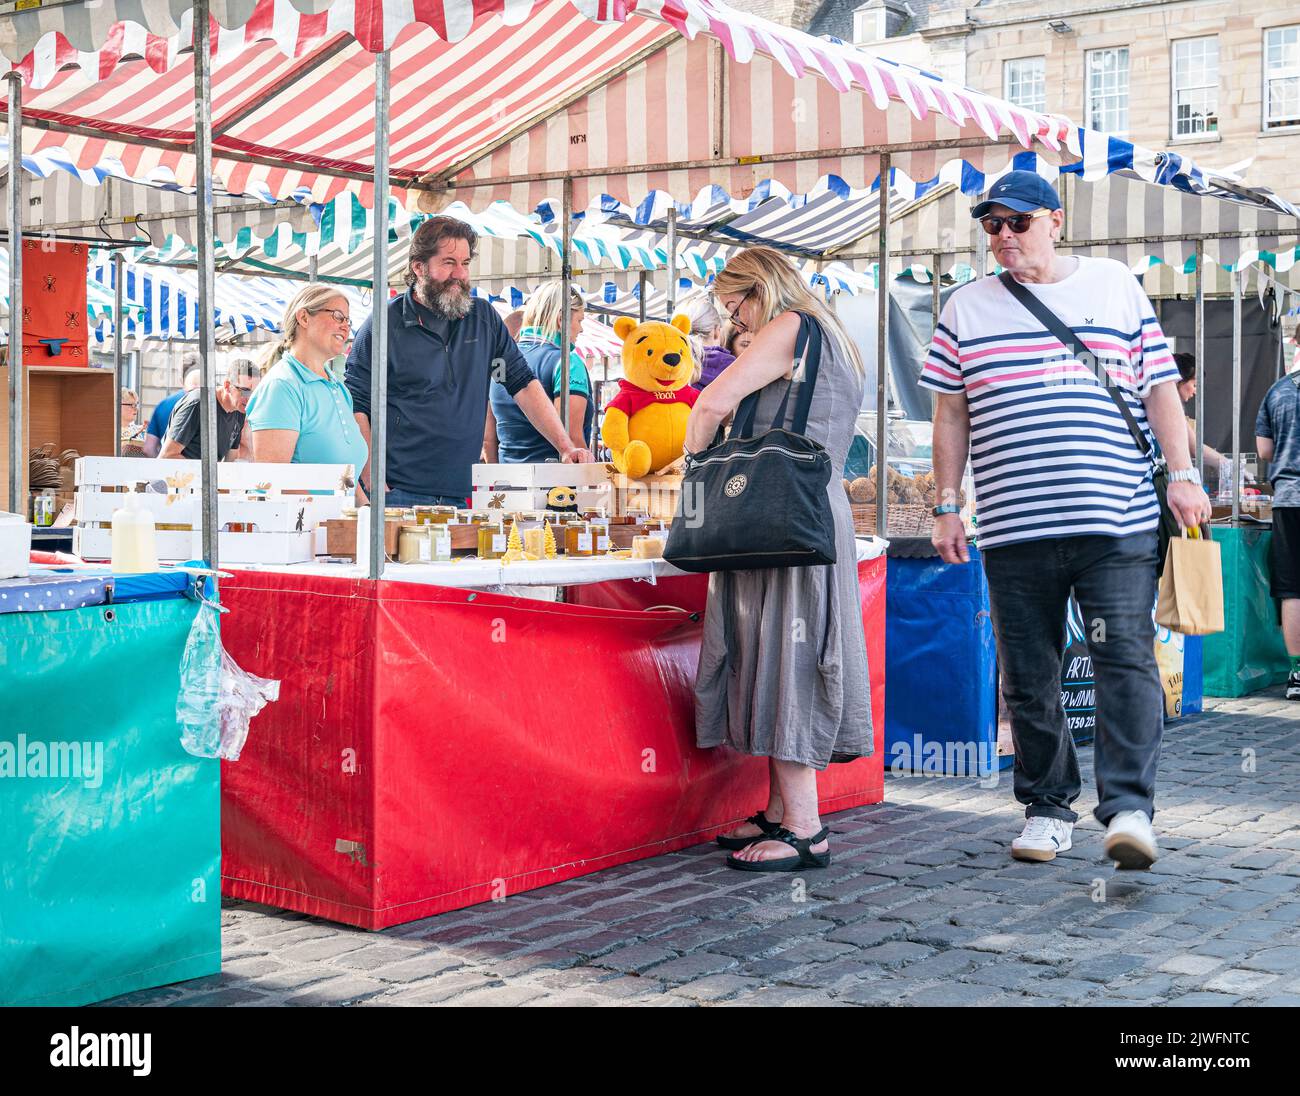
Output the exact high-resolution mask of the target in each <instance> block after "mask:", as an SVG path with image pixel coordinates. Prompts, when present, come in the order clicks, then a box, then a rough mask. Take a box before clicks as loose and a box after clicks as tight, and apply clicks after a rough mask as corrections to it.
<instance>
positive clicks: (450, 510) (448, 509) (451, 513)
mask: <svg viewBox="0 0 1300 1096" xmlns="http://www.w3.org/2000/svg"><path fill="white" fill-rule="evenodd" d="M428 509H429V524H430V525H449V524H451V522H453V521H455V520H456V507H454V506H430V507H429V508H428Z"/></svg>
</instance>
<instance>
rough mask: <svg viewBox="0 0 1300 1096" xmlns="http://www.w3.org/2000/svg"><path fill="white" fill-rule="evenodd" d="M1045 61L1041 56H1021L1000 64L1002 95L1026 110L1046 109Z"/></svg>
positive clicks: (1009, 101)
mask: <svg viewBox="0 0 1300 1096" xmlns="http://www.w3.org/2000/svg"><path fill="white" fill-rule="evenodd" d="M1045 69H1046V61H1045V59H1044V58H1042V57H1021V58H1019V59H1018V60H1015V61H1007V62H1006V63H1005V64H1004V65H1003V66H1002V97H1003V98H1004V99H1006V101H1007V102H1008V103H1014V104H1015V105H1016V106H1018V107H1024V108H1025V109H1026V110H1036V111H1045V110H1046V109H1047V77H1046V72H1045Z"/></svg>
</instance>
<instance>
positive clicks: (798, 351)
mask: <svg viewBox="0 0 1300 1096" xmlns="http://www.w3.org/2000/svg"><path fill="white" fill-rule="evenodd" d="M794 353H795V357H796V358H797V359H798V361H799V365H798V367H797V368H796V372H798V371H799V370H800V369H802V370H803V380H802V381H801V382H800V385H799V398H798V399H797V400H795V405H794V421H793V422H791V423H790V430H791V431H792V432H793V433H795V434H802V433H804V432H805V431H806V430H807V429H808V415H809V413H810V412H811V410H812V398H813V390H814V388H816V386H817V374H818V373H819V372H820V370H821V361H822V329H821V325H820V324H818V323H817V321H816V320H814V319H813V318H812V317H811V316H808V315H805V314H804V313H803V312H800V313H799V334H798V335H797V336H795V342H794ZM794 385H795V381H794V378H793V377H791V378H790V383H789V384H787V385H786V388H785V393H784V395H782V397H781V404H780V406H779V407H778V408H777V409H776V415H775V417H774V418H773V419H772V426H771V429H773V430H779V429H781V428H782V427H783V426H784V424H785V414H786V408H787V407H788V406H789V403H790V391H791V389H793V388H794ZM761 393H762V389H761V388H760V389H758V390H757V391H755V392H751V393H750V394H749V395H748V396H746V397H745V398H744V399H743V400H742V401H741V404H740V407H739V408H738V409H737V410H736V432H735V436H736V437H740V438H750V437H753V436H754V416H755V415H756V414H757V412H758V398H759V396H760V394H761Z"/></svg>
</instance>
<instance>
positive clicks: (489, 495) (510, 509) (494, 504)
mask: <svg viewBox="0 0 1300 1096" xmlns="http://www.w3.org/2000/svg"><path fill="white" fill-rule="evenodd" d="M566 486H572V485H571V484H570V485H566ZM548 490H549V488H546V487H507V488H504V489H502V490H499V491H497V490H493V489H491V488H488V487H476V488H474V495H473V498H472V499H471V500H470V506H471V507H472V508H473V509H475V510H487V511H490V512H495V511H497V510H501V511H504V512H505V513H507V514H512V513H514V512H516V511H518V510H545V509H546V495H547V492H548ZM576 500H577V503H578V509H579V510H596V509H601V508H603V509H605V510H608V511H611V512H612V510H613V506H614V488H613V485H612V484H609V483H606V484H605V485H604V486H602V487H579V488H578V492H577V495H576Z"/></svg>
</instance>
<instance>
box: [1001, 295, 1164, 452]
mask: <svg viewBox="0 0 1300 1096" xmlns="http://www.w3.org/2000/svg"><path fill="white" fill-rule="evenodd" d="M998 281H1000V282H1001V283H1002V284H1003V286H1005V287H1006V290H1007V292H1008V293H1010V294H1011V295H1012V296H1013V297H1015V299H1016V300H1018V301H1019V302H1020V303H1021V304H1022V305H1024V306H1025V309H1026V311H1028V312H1029V313H1030V314H1031V315H1032V316H1033V317H1034V318H1035V319H1036V320H1038V322H1039V323H1041V324H1042V325H1043V326H1044V327H1045V328H1047V330H1048V331H1049V332H1050V333H1051V334H1052V335H1055V336H1056V338H1057V340H1058V341H1059V342H1060V343H1061V345H1062V346H1064V347H1066V349H1068V350H1069V351H1070V352H1071V353H1072V354H1073V355H1074V356H1075V358H1077V359H1082V360H1083V361H1097V356H1096V355H1095V354H1094V353H1093V352H1092V351H1091V350H1089V349H1088V347H1087V345H1086V344H1085V343H1084V341H1083V340H1082V339H1081V338H1079V336H1078V335H1077V334H1075V332H1074V328H1072V327H1068V326H1066V324H1065V322H1064V321H1063V320H1061V318H1060V317H1059V316H1057V314H1056V313H1055V312H1053V311H1052V310H1051V309H1050V308H1048V307H1047V305H1045V304H1043V302H1042V301H1041V300H1039V299H1038V298H1037V297H1036V296H1034V294H1032V293H1031V292H1029V290H1028V289H1026V288H1025V287H1024V286H1023V285H1021V284H1020V283H1019V282H1018V281H1016V279H1015V278H1013V277H1012V276H1011V272H1010V271H1007V270H1004V271H1003V272H1002V273H1001V274H999V275H998ZM1098 365H1100V362H1099V361H1098ZM1092 372H1093V376H1095V377H1097V380H1098V381H1100V382H1101V386H1102V387H1103V388H1104V389H1106V391H1107V392H1109V393H1110V398H1111V399H1113V400H1114V401H1115V406H1116V407H1118V408H1119V413H1120V414H1121V415H1123V416H1124V421H1125V423H1127V424H1128V430H1129V433H1130V434H1132V435H1133V441H1134V442H1136V443H1137V447H1138V452H1140V453H1141V454H1142V455H1143V456H1144V457H1147V458H1151V457H1152V453H1151V442H1150V440H1149V439H1148V438H1147V436H1146V434H1145V433H1144V432H1143V430H1142V427H1140V426H1139V425H1138V424H1137V419H1135V418H1134V417H1133V412H1132V411H1131V410H1130V409H1129V405H1128V401H1127V400H1125V399H1124V397H1123V396H1122V395H1120V392H1119V387H1118V386H1117V385H1110V384H1107V383H1106V375H1105V367H1104V366H1103V367H1102V372H1101V374H1100V375H1098V373H1097V369H1096V368H1094V369H1093V371H1092Z"/></svg>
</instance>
